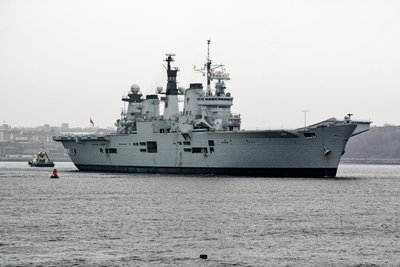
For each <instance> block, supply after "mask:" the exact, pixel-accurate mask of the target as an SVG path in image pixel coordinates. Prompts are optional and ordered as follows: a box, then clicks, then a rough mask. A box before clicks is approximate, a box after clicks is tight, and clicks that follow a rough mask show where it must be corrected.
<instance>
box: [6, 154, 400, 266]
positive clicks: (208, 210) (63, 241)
mask: <svg viewBox="0 0 400 267" xmlns="http://www.w3.org/2000/svg"><path fill="white" fill-rule="evenodd" d="M56 168H57V169H58V173H59V176H60V178H59V179H50V178H49V177H50V175H51V173H52V170H53V169H52V168H34V167H29V166H28V164H27V163H22V162H0V266H399V265H400V230H399V229H400V218H399V208H400V177H399V176H400V166H398V165H340V167H339V170H338V175H337V178H335V179H329V178H320V179H316V178H260V177H247V178H244V177H243V178H242V177H227V176H188V175H157V174H121V173H96V172H79V171H77V169H76V168H75V167H74V165H73V164H72V163H68V162H66V163H56ZM200 254H207V255H208V259H200V258H199V256H200Z"/></svg>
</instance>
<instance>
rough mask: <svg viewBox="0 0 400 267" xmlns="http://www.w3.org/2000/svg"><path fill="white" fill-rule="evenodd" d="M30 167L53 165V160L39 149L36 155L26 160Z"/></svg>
mask: <svg viewBox="0 0 400 267" xmlns="http://www.w3.org/2000/svg"><path fill="white" fill-rule="evenodd" d="M28 164H29V165H30V166H31V167H54V165H55V164H54V162H53V161H52V160H51V159H50V157H49V156H48V155H47V153H46V152H45V151H43V150H42V151H39V153H37V154H36V156H35V157H34V158H33V159H32V160H31V161H29V162H28Z"/></svg>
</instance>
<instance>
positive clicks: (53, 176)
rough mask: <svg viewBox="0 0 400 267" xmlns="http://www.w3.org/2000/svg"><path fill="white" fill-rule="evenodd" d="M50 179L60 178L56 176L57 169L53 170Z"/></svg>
mask: <svg viewBox="0 0 400 267" xmlns="http://www.w3.org/2000/svg"><path fill="white" fill-rule="evenodd" d="M50 178H60V177H59V176H58V173H57V169H54V170H53V174H52V175H51V176H50Z"/></svg>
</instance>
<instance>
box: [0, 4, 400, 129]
mask: <svg viewBox="0 0 400 267" xmlns="http://www.w3.org/2000/svg"><path fill="white" fill-rule="evenodd" d="M399 14H400V1H381V0H379V1H378V0H377V1H321V0H318V1H281V0H276V1H265V0H263V1H215V0H214V1H208V0H206V1H177V0H169V1H148V0H146V1H132V0H129V1H120V0H110V1H99V0H87V1H83V0H79V1H78V0H65V1H64V0H47V1H41V0H37V1H30V0H27V1H21V0H9V1H7V0H0V92H1V94H0V123H1V122H2V121H6V122H7V123H9V124H11V125H12V126H25V125H26V126H36V125H43V124H45V123H48V124H50V125H57V126H59V125H60V124H61V123H62V122H68V123H70V126H72V127H74V126H88V125H89V118H90V117H92V119H93V120H94V122H95V124H96V125H98V126H110V125H113V123H114V121H115V120H116V119H117V118H118V116H119V114H120V111H121V108H122V107H123V105H122V102H121V96H122V95H124V94H126V92H127V91H128V90H129V88H130V86H131V84H133V83H136V84H138V85H140V87H141V89H142V92H143V93H144V94H150V93H154V92H155V88H156V86H160V85H162V86H164V87H165V84H166V74H165V70H164V67H163V63H164V62H163V61H162V60H163V59H164V54H165V53H166V52H173V53H176V62H175V66H177V67H179V68H180V70H181V71H180V72H179V74H178V78H179V82H180V83H179V86H183V87H188V85H189V83H190V82H201V81H203V82H204V80H203V77H202V76H201V75H200V74H198V73H195V72H193V65H197V66H201V65H202V64H203V63H204V60H205V55H206V40H207V39H208V38H211V42H212V43H211V58H212V59H213V62H214V63H223V64H225V65H226V69H227V71H228V72H229V73H230V74H231V78H232V80H231V81H229V82H227V87H228V90H227V91H228V92H231V93H232V95H233V96H234V97H235V100H234V106H233V107H232V110H233V111H234V112H235V113H240V114H242V127H243V128H245V129H247V128H253V129H254V128H260V129H261V128H265V129H268V128H281V127H288V128H295V127H301V126H302V125H303V113H302V112H301V110H304V109H307V110H310V112H309V113H308V117H307V120H308V122H309V123H313V122H317V121H320V120H323V119H326V118H329V117H343V116H344V115H345V114H346V113H349V112H351V113H354V114H355V117H356V118H360V119H371V120H373V121H374V124H375V125H382V124H384V123H390V124H396V125H400V116H399V114H400V105H399V104H398V102H399V100H400V15H399Z"/></svg>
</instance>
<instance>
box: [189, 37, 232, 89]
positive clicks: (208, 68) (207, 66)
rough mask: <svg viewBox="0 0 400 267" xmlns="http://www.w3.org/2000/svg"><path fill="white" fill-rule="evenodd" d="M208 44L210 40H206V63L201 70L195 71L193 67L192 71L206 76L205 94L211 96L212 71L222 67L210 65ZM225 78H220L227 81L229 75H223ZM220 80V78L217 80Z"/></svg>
mask: <svg viewBox="0 0 400 267" xmlns="http://www.w3.org/2000/svg"><path fill="white" fill-rule="evenodd" d="M210 43H211V40H210V39H208V40H207V62H206V63H205V64H204V67H203V68H201V69H197V68H196V66H194V70H195V71H198V72H200V73H202V74H203V76H207V91H206V94H207V95H211V80H213V79H214V78H217V77H214V76H215V75H214V70H215V69H218V68H223V67H224V65H222V64H220V65H212V60H211V59H210ZM225 75H226V77H225V78H222V79H223V80H229V74H225ZM219 76H220V77H221V73H219ZM217 79H220V78H217Z"/></svg>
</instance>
